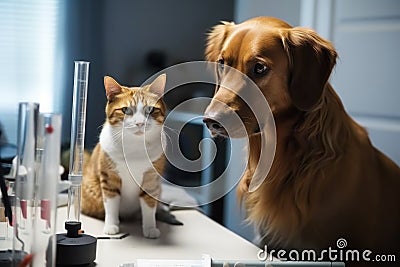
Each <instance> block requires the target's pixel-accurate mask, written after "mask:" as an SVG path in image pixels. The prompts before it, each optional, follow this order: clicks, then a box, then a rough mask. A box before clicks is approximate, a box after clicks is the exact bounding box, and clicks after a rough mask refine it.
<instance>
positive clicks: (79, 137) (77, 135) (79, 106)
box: [67, 61, 89, 221]
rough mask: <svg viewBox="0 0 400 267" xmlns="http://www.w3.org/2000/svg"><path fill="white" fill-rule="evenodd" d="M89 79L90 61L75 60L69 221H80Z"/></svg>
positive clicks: (69, 177)
mask: <svg viewBox="0 0 400 267" xmlns="http://www.w3.org/2000/svg"><path fill="white" fill-rule="evenodd" d="M88 80H89V62H86V61H75V72H74V92H73V101H72V122H71V147H70V161H69V175H68V180H69V181H70V182H71V187H70V188H69V190H68V214H67V217H68V219H67V220H68V221H80V212H81V211H80V202H81V197H80V191H81V183H82V171H83V153H84V147H85V124H86V96H87V88H88Z"/></svg>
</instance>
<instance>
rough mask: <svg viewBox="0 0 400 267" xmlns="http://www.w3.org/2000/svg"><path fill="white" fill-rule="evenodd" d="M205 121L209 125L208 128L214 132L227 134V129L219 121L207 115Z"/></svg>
mask: <svg viewBox="0 0 400 267" xmlns="http://www.w3.org/2000/svg"><path fill="white" fill-rule="evenodd" d="M203 123H205V124H206V125H207V128H208V129H210V131H211V132H212V133H215V134H219V135H227V131H226V130H225V128H224V127H223V126H222V125H221V124H220V123H219V122H218V121H216V120H214V119H211V118H208V117H205V118H204V119H203Z"/></svg>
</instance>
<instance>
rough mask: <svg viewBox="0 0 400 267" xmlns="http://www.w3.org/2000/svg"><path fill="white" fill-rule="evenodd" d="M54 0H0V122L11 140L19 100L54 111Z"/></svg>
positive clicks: (57, 31)
mask: <svg viewBox="0 0 400 267" xmlns="http://www.w3.org/2000/svg"><path fill="white" fill-rule="evenodd" d="M63 2H64V1H57V0H35V1H31V0H1V1H0V123H2V124H3V127H4V128H5V130H6V132H7V136H8V137H9V139H10V141H11V142H13V143H15V142H16V140H13V137H14V136H15V134H14V133H15V132H16V125H17V122H16V119H17V110H18V103H19V102H21V101H35V102H38V103H40V111H41V112H50V111H54V108H55V104H56V103H57V102H58V101H57V99H55V97H54V96H55V95H57V94H56V93H55V89H56V84H55V79H56V76H55V74H56V73H55V64H56V59H57V58H60V55H59V54H57V53H62V47H60V45H61V42H60V36H61V34H62V33H63V31H62V17H63V16H62V5H63Z"/></svg>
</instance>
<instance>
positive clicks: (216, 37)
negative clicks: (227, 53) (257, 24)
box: [205, 21, 235, 61]
mask: <svg viewBox="0 0 400 267" xmlns="http://www.w3.org/2000/svg"><path fill="white" fill-rule="evenodd" d="M221 23H222V24H219V25H216V26H214V27H213V28H212V29H211V31H210V33H209V34H208V37H207V45H206V51H205V56H206V59H207V60H208V61H217V60H218V56H219V54H220V53H221V49H222V45H223V43H224V41H225V39H226V37H227V36H228V35H229V32H230V30H231V28H232V26H233V25H235V23H233V22H226V21H222V22H221Z"/></svg>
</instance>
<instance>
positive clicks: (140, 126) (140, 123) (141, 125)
mask: <svg viewBox="0 0 400 267" xmlns="http://www.w3.org/2000/svg"><path fill="white" fill-rule="evenodd" d="M135 125H136V126H137V127H138V128H142V127H143V126H144V122H137V123H135Z"/></svg>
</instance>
